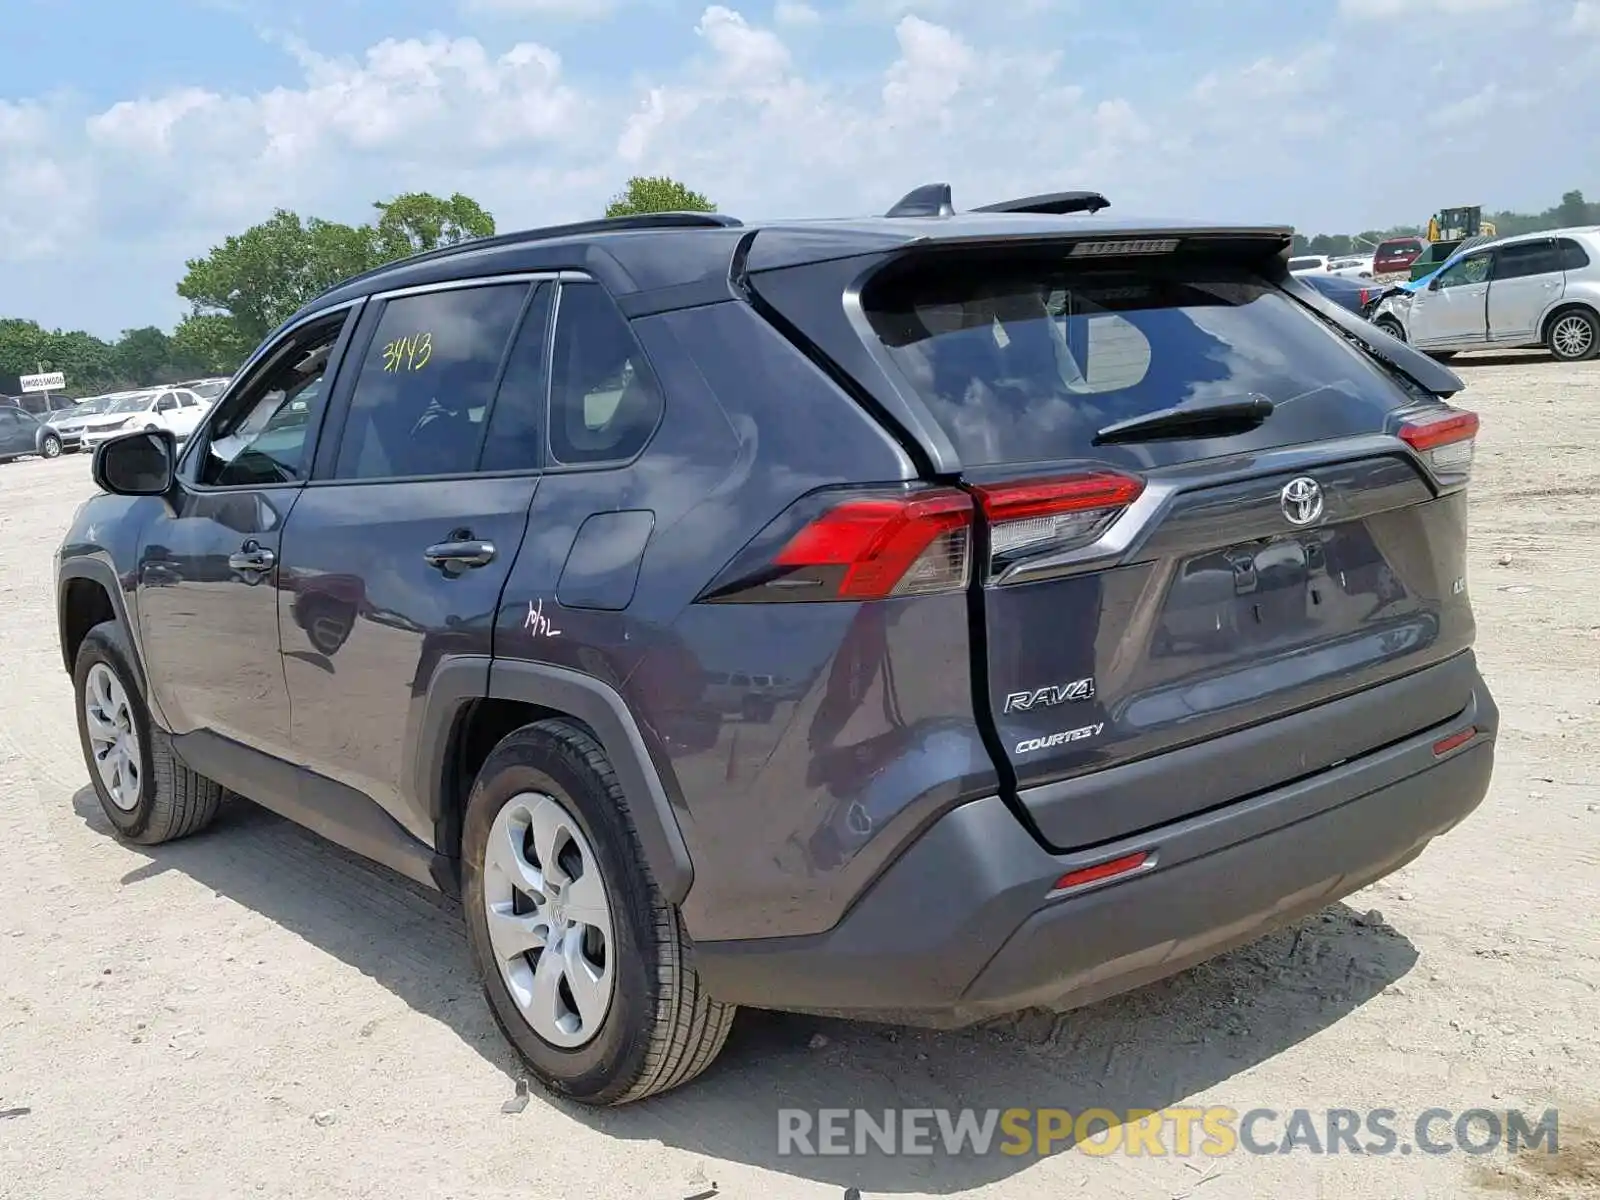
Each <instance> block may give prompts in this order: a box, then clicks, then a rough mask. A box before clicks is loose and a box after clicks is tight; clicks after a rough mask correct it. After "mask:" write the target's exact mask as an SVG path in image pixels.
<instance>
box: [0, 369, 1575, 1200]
mask: <svg viewBox="0 0 1600 1200" xmlns="http://www.w3.org/2000/svg"><path fill="white" fill-rule="evenodd" d="M1461 370H1462V373H1463V375H1464V376H1466V377H1467V379H1468V380H1469V384H1470V387H1469V391H1468V393H1467V395H1466V402H1467V403H1469V404H1470V405H1471V406H1472V407H1474V408H1476V409H1478V410H1479V411H1480V412H1481V413H1482V414H1483V416H1484V418H1485V428H1484V432H1483V434H1482V437H1481V439H1480V442H1479V460H1478V461H1479V465H1478V479H1477V482H1476V483H1475V485H1474V487H1475V499H1474V509H1473V542H1472V563H1471V576H1470V586H1471V590H1472V594H1473V597H1474V601H1475V604H1476V608H1477V613H1478V619H1479V626H1480V635H1479V638H1480V640H1479V648H1480V653H1481V657H1482V661H1483V665H1484V669H1485V672H1486V674H1487V676H1488V678H1489V681H1490V683H1491V685H1492V686H1493V688H1494V689H1495V692H1496V695H1497V697H1498V699H1499V701H1500V704H1501V706H1502V709H1503V713H1504V726H1503V729H1502V734H1501V741H1500V760H1499V767H1498V772H1497V775H1496V779H1495V783H1494V788H1493V791H1492V792H1491V794H1490V796H1489V799H1488V800H1487V801H1486V802H1485V804H1484V806H1483V808H1482V809H1480V810H1479V812H1478V813H1477V814H1475V815H1474V816H1473V817H1472V818H1471V819H1470V820H1469V821H1468V822H1467V823H1466V824H1465V825H1463V826H1462V827H1461V828H1459V829H1458V830H1456V831H1455V832H1454V833H1453V834H1451V835H1450V836H1449V837H1448V838H1446V839H1444V840H1442V841H1441V842H1439V843H1437V844H1436V845H1435V846H1433V847H1432V848H1431V849H1430V850H1429V851H1428V852H1427V853H1426V854H1425V855H1423V857H1422V858H1421V859H1419V860H1418V861H1417V862H1416V863H1414V864H1413V865H1412V866H1410V867H1409V868H1407V869H1406V870H1405V871H1404V872H1402V873H1401V874H1400V875H1398V876H1396V877H1394V878H1391V879H1390V880H1388V881H1386V882H1384V883H1383V884H1381V885H1379V886H1377V887H1374V888H1371V889H1369V890H1368V891H1366V892H1364V893H1362V894H1360V895H1358V896H1356V897H1353V898H1352V901H1351V903H1350V904H1348V905H1340V906H1338V907H1337V908H1335V909H1334V910H1332V911H1330V912H1328V913H1326V914H1324V915H1323V916H1321V917H1320V918H1318V919H1314V920H1312V921H1310V922H1308V923H1307V924H1305V925H1304V926H1303V927H1301V928H1299V929H1297V930H1290V931H1287V932H1285V933H1283V934H1281V935H1278V936H1274V937H1272V938H1269V939H1267V940H1266V941H1264V942H1262V943H1259V944H1257V945H1255V946H1252V947H1250V948H1248V949H1246V950H1243V951H1240V952H1238V953H1235V954H1232V955H1230V956H1228V957H1226V958H1224V959H1222V960H1220V961H1218V962H1216V963H1213V964H1211V965H1208V966H1206V967H1203V968H1201V969H1199V970H1195V971H1191V972H1189V973H1188V974H1185V975H1183V976H1180V977H1178V978H1176V979H1174V980H1171V981H1168V982H1166V983H1164V984H1161V985H1158V986H1156V987H1153V988H1150V989H1147V990H1145V991H1143V992H1140V993H1137V994H1135V995H1132V996H1129V997H1126V998H1124V999H1121V1000H1118V1001H1113V1002H1110V1003H1106V1004H1103V1005H1100V1006H1098V1007H1096V1008H1093V1009H1090V1010H1087V1011H1083V1012H1079V1013H1076V1014H1072V1015H1070V1016H1067V1017H1065V1018H1062V1019H1060V1020H1055V1019H1052V1018H1049V1017H1047V1016H1043V1015H1041V1014H1029V1015H1026V1016H1024V1017H1022V1018H1019V1019H1016V1020H1011V1021H1007V1022H1004V1023H1002V1024H1001V1025H1000V1026H998V1027H993V1028H985V1029H981V1030H977V1031H969V1032H966V1033H961V1034H954V1035H930V1034H923V1033H912V1032H907V1031H896V1030H888V1029H881V1028H873V1027H867V1026H853V1025H848V1024H843V1023H838V1022H825V1021H817V1020H809V1019H800V1018H787V1017H774V1016H766V1015H761V1014H750V1013H747V1014H744V1015H743V1016H742V1018H741V1022H740V1024H739V1026H738V1027H737V1028H736V1030H735V1033H734V1036H733V1040H732V1041H731V1042H730V1044H729V1047H728V1050H727V1052H726V1053H725V1054H724V1056H723V1058H722V1059H721V1061H720V1063H719V1064H718V1065H717V1066H716V1067H715V1068H713V1070H712V1072H711V1073H709V1074H708V1075H707V1076H706V1077H704V1079H703V1080H702V1081H701V1082H700V1083H699V1084H698V1085H697V1086H694V1087H692V1088H690V1089H688V1090H685V1091H683V1092H680V1093H677V1094H674V1095H671V1096H669V1097H665V1098H662V1099H659V1100H657V1101H652V1102H649V1103H646V1104H643V1105H639V1106H636V1107H634V1108H632V1109H629V1110H625V1111H618V1112H612V1113H606V1114H601V1115H594V1114H589V1113H585V1112H582V1111H576V1110H573V1109H569V1108H566V1107H563V1106H561V1105H558V1104H554V1103H551V1102H549V1101H547V1100H546V1099H544V1098H543V1097H542V1096H540V1095H537V1094H536V1095H534V1096H533V1097H532V1099H531V1101H530V1102H529V1103H527V1104H526V1106H525V1107H524V1108H523V1110H522V1111H520V1112H511V1113H508V1112H503V1111H502V1105H503V1103H504V1102H505V1101H507V1100H508V1099H509V1098H511V1097H512V1096H513V1092H514V1075H515V1070H516V1068H515V1064H514V1061H513V1059H512V1057H511V1055H510V1054H509V1053H508V1052H507V1050H506V1048H505V1047H504V1046H503V1045H502V1043H501V1040H500V1038H499V1036H498V1034H497V1033H496V1031H495V1029H494V1027H493V1025H492V1023H491V1021H490V1018H489V1016H488V1014H487V1012H486V1010H485V1008H484V1006H483V1005H482V1003H481V1002H480V1000H479V998H478V996H477V994H476V992H475V990H474V987H473V986H472V984H471V982H470V977H469V970H468V966H467V961H466V956H465V950H464V946H463V940H462V936H461V931H460V928H459V919H458V917H457V916H456V914H455V913H454V912H453V911H452V909H451V908H450V906H449V905H447V904H445V903H443V902H441V901H439V900H436V899H435V898H433V897H430V896H428V895H427V894H425V893H423V892H422V891H420V890H418V889H415V888H413V887H411V886H409V885H408V884H406V883H404V882H402V881H400V880H399V879H398V878H396V877H392V876H390V875H388V874H386V873H385V872H383V871H382V870H380V869H377V868H371V867H368V866H365V865H363V864H362V863H360V862H358V861H354V860H352V859H351V858H350V857H348V856H346V855H344V854H343V853H341V852H340V851H338V850H335V849H333V848H332V847H330V846H328V845H326V844H324V843H322V842H319V841H318V840H317V839H316V838H314V837H313V836H311V835H309V834H306V833H302V832H300V831H299V830H297V829H296V828H294V827H292V826H290V825H288V824H286V823H284V822H283V821H281V820H279V819H277V818H276V817H272V816H269V815H267V814H266V813H264V812H262V811H260V810H257V809H254V808H253V807H252V806H249V805H246V804H235V805H233V806H232V807H231V809H230V810H229V811H228V812H227V813H226V815H225V817H224V818H223V820H222V821H221V822H220V823H219V827H218V828H216V829H215V831H213V832H211V833H209V834H207V835H204V836H202V837H199V838H197V839H194V840H193V841H190V842H186V843H180V844H177V845H173V846H170V847H167V848H163V849H159V850H155V851H150V852H146V851H141V850H137V849H134V848H131V847H127V846H123V845H120V844H118V843H117V842H116V841H114V840H113V839H112V838H111V837H110V836H109V834H108V827H107V824H106V822H105V820H104V819H103V818H102V816H101V815H100V813H99V811H98V809H97V807H96V805H95V802H94V799H93V795H92V793H91V792H90V791H89V790H88V788H87V786H86V784H87V776H86V774H85V770H84V766H83V762H82V760H81V758H80V755H79V750H78V742H77V735H76V729H75V725H74V717H73V710H72V705H71V696H70V689H69V684H68V681H67V679H66V677H65V675H64V674H63V673H62V670H61V665H60V659H59V657H58V653H57V650H56V635H55V625H54V616H53V608H52V582H51V577H50V558H51V553H52V551H53V549H54V547H55V545H56V542H57V540H58V538H59V537H60V535H61V532H62V530H63V528H64V527H65V526H66V524H67V522H68V520H69V518H70V516H71V514H72V511H73V508H74V506H75V505H76V504H77V503H78V502H79V501H80V500H81V499H83V498H84V497H85V496H86V495H87V494H88V493H89V490H90V487H89V483H88V479H87V464H86V463H85V461H84V460H83V459H82V458H81V457H73V458H68V459H63V460H61V461H58V462H54V463H46V462H42V461H31V460H30V461H26V462H21V463H15V464H12V465H9V466H0V647H3V653H0V697H3V701H0V795H3V796H4V799H3V801H0V1196H4V1197H24V1196H26V1197H35V1196H39V1197H44V1196H48V1197H76V1196H95V1197H129V1198H130V1200H131V1198H139V1200H144V1198H146V1197H161V1198H164V1200H165V1198H178V1197H190V1196H193V1197H205V1198H206V1200H218V1198H222V1197H231V1196H244V1197H280V1196H282V1197H288V1196H295V1197H301V1196H334V1195H338V1196H362V1197H368V1196H406V1197H419V1198H420V1197H467V1196H470V1197H474V1198H476V1200H489V1198H491V1197H500V1196H504V1197H512V1196H515V1197H518V1198H519V1200H558V1198H567V1200H576V1198H577V1197H596V1196H599V1197H612V1196H615V1197H647V1198H656V1197H659V1198H661V1200H685V1198H689V1197H695V1196H704V1195H706V1194H708V1193H710V1192H712V1191H713V1187H714V1188H715V1192H716V1193H717V1194H718V1195H721V1196H730V1197H759V1198H760V1200H790V1198H801V1197H806V1198H810V1197H833V1198H838V1197H840V1196H843V1195H845V1194H846V1190H845V1189H847V1188H849V1187H852V1186H853V1187H856V1188H859V1189H860V1190H861V1192H862V1193H863V1194H864V1195H866V1196H868V1197H871V1196H874V1195H896V1196H913V1195H928V1196H948V1195H955V1194H973V1195H983V1196H990V1197H996V1198H1000V1197H1039V1198H1044V1197H1050V1198H1051V1200H1057V1198H1059V1197H1064V1196H1069V1195H1070V1196H1089V1197H1096V1198H1099V1197H1122V1196H1127V1197H1158V1198H1166V1197H1182V1196H1188V1195H1190V1194H1191V1193H1193V1194H1195V1195H1196V1196H1197V1197H1198V1198H1199V1200H1235V1198H1237V1200H1244V1198H1251V1200H1254V1198H1255V1197H1260V1196H1272V1197H1282V1198H1284V1200H1295V1198H1301V1197H1340V1198H1341V1200H1366V1198H1372V1200H1376V1198H1378V1197H1402V1196H1403V1197H1405V1198H1406V1200H1414V1198H1420V1197H1440V1198H1443V1197H1450V1198H1452V1200H1454V1198H1457V1197H1462V1196H1470V1195H1475V1194H1480V1192H1479V1189H1485V1190H1483V1191H1482V1193H1481V1194H1484V1195H1500V1196H1512V1197H1518V1196H1521V1197H1534V1196H1550V1197H1556V1196H1561V1197H1571V1196H1580V1195H1591V1194H1592V1195H1600V1135H1597V1133H1596V1131H1597V1130H1600V1070H1597V1068H1600V1021H1597V1020H1596V1018H1597V1017H1600V918H1597V913H1600V778H1597V775H1596V771H1595V768H1596V764H1597V753H1596V749H1595V747H1596V744H1597V741H1596V739H1597V734H1600V704H1597V702H1600V565H1597V563H1600V437H1597V435H1596V433H1595V428H1596V424H1595V423H1596V421H1597V420H1600V364H1594V365H1589V366H1582V367H1564V366H1559V365H1557V364H1555V363H1552V362H1550V361H1548V360H1546V359H1544V358H1542V357H1540V356H1510V357H1506V356H1498V357H1496V356H1484V357H1480V358H1478V359H1475V360H1468V361H1467V362H1466V363H1465V364H1464V365H1463V366H1462V367H1461ZM1586 777H1587V778H1586ZM1369 910H1377V911H1378V912H1379V913H1381V918H1378V917H1371V916H1369V915H1367V914H1368V913H1369ZM1176 1104H1187V1105H1204V1104H1217V1105H1227V1106H1231V1107H1233V1108H1235V1109H1238V1110H1241V1111H1243V1110H1247V1109H1251V1108H1255V1107H1267V1108H1272V1109H1276V1110H1279V1111H1280V1112H1282V1111H1285V1110H1290V1109H1294V1108H1297V1107H1304V1108H1311V1109H1316V1110H1322V1109H1326V1108H1329V1107H1345V1108H1351V1109H1370V1108H1388V1109H1393V1110H1395V1111H1396V1113H1398V1114H1399V1120H1398V1122H1397V1124H1398V1127H1399V1129H1400V1132H1401V1134H1402V1137H1404V1135H1405V1134H1406V1133H1407V1131H1408V1130H1409V1128H1410V1122H1411V1120H1412V1119H1413V1118H1414V1117H1415V1116H1416V1114H1418V1113H1420V1112H1421V1111H1422V1110H1425V1109H1428V1108H1433V1107H1437V1108H1442V1109H1448V1110H1451V1111H1452V1112H1461V1111H1464V1110H1467V1109H1472V1108H1487V1109H1495V1110H1501V1111H1504V1110H1506V1109H1510V1108H1521V1109H1524V1110H1529V1111H1531V1112H1533V1113H1535V1114H1538V1113H1542V1112H1543V1111H1544V1110H1545V1109H1546V1108H1548V1107H1552V1106H1553V1107H1556V1108H1558V1109H1559V1110H1560V1112H1561V1144H1562V1152H1561V1154H1560V1156H1559V1157H1558V1158H1556V1159H1554V1160H1552V1159H1550V1158H1549V1157H1548V1156H1544V1155H1535V1156H1530V1155H1524V1156H1522V1158H1521V1159H1520V1160H1518V1162H1517V1163H1508V1161H1507V1159H1506V1158H1505V1157H1504V1155H1502V1154H1494V1155H1488V1156H1485V1157H1482V1158H1472V1157H1470V1156H1468V1155H1466V1154H1463V1153H1460V1152H1454V1153H1449V1154H1443V1155H1428V1154H1420V1153H1419V1154H1412V1155H1403V1154H1398V1153H1397V1154H1394V1155H1389V1156H1383V1157H1373V1156H1370V1155H1369V1156H1365V1157H1356V1156H1352V1155H1350V1154H1348V1153H1344V1154H1340V1155H1335V1156H1316V1155H1313V1154H1310V1153H1307V1152H1305V1151H1299V1152H1296V1153H1294V1154H1289V1155H1271V1156H1260V1155H1252V1154H1247V1153H1243V1152H1240V1153H1236V1154H1234V1155H1231V1156H1228V1157H1225V1158H1221V1159H1209V1160H1208V1159H1203V1158H1199V1157H1191V1158H1188V1159H1183V1158H1179V1157H1170V1156H1169V1157H1138V1158H1135V1157H1128V1156H1125V1155H1116V1156H1112V1157H1094V1156H1091V1155H1088V1154H1086V1153H1083V1152H1082V1151H1081V1150H1078V1151H1073V1152H1068V1153H1062V1154H1059V1155H1056V1156H1054V1157H1050V1158H1047V1159H1044V1160H1040V1159H1038V1158H1036V1157H1021V1158H1008V1157H1006V1156H1003V1155H993V1156H990V1157H985V1158H981V1159H973V1158H968V1159H950V1158H945V1157H942V1156H941V1157H936V1158H927V1159H906V1158H900V1159H898V1160H890V1159H885V1158H873V1157H868V1158H810V1159H796V1158H785V1159H780V1158H778V1156H777V1154H776V1147H777V1135H776V1129H777V1121H776V1110H777V1109H778V1108H780V1107H800V1108H811V1109H816V1108H825V1107H843V1106H855V1105H860V1106H866V1107H869V1108H874V1109H882V1108H884V1107H889V1106H895V1105H910V1106H922V1107H958V1106H962V1105H969V1106H974V1107H979V1108H989V1107H996V1108H1008V1107H1014V1106H1058V1107H1064V1108H1067V1109H1070V1110H1073V1111H1075V1112H1076V1111H1080V1110H1082V1109H1085V1108H1088V1107H1106V1108H1111V1109H1125V1108H1129V1107H1146V1108H1161V1107H1162V1106H1165V1105H1176ZM512 1107H513V1108H515V1107H516V1106H515V1105H512ZM1441 1128H1443V1127H1441ZM1276 1135H1277V1131H1276V1130H1271V1131H1269V1133H1268V1135H1267V1136H1276Z"/></svg>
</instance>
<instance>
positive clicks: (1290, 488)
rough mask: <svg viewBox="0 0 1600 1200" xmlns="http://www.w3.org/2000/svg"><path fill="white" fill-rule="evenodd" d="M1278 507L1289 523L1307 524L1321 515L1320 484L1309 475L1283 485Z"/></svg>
mask: <svg viewBox="0 0 1600 1200" xmlns="http://www.w3.org/2000/svg"><path fill="white" fill-rule="evenodd" d="M1278 507H1279V508H1281V509H1283V515H1284V516H1285V517H1286V518H1288V521H1289V524H1291V525H1309V524H1311V523H1312V522H1313V521H1315V520H1316V519H1317V518H1318V517H1320V516H1321V515H1322V485H1321V484H1320V483H1318V482H1317V481H1316V480H1315V479H1312V478H1311V477H1310V476H1309V475H1302V476H1300V477H1299V478H1298V479H1291V480H1290V481H1289V482H1288V483H1286V484H1284V485H1283V491H1282V492H1281V493H1280V494H1279V496H1278Z"/></svg>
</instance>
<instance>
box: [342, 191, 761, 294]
mask: <svg viewBox="0 0 1600 1200" xmlns="http://www.w3.org/2000/svg"><path fill="white" fill-rule="evenodd" d="M743 224H744V222H743V221H740V220H739V219H738V218H737V217H730V216H726V215H724V214H722V213H705V212H659V213H631V214H629V215H628V216H625V217H597V218H595V219H593V220H590V221H573V222H571V223H570V224H567V225H546V226H544V227H542V228H538V229H517V230H513V231H511V232H510V233H496V234H491V235H490V236H488V237H480V238H468V239H467V240H466V241H462V242H452V243H451V244H450V245H448V246H438V247H435V248H434V249H432V250H424V251H422V252H421V253H418V254H412V255H409V256H407V257H406V258H397V259H395V260H394V261H393V262H386V263H383V264H382V265H380V266H376V267H373V268H371V269H370V270H367V271H362V272H361V273H360V274H359V275H352V276H350V277H349V278H348V279H341V280H340V281H339V282H338V283H336V284H334V285H333V287H331V288H329V289H328V290H327V292H324V293H322V294H323V295H327V294H328V292H333V291H337V290H338V289H340V288H343V287H348V286H349V285H350V284H352V283H360V282H362V281H364V280H368V279H373V278H375V277H377V276H379V275H383V274H386V273H387V272H389V271H392V270H395V269H396V268H398V267H409V266H412V265H413V264H416V263H425V262H434V261H436V260H438V259H442V258H452V257H454V256H455V255H457V254H470V253H472V252H473V251H476V250H492V249H494V248H495V247H497V246H516V245H521V244H522V243H525V242H546V241H553V240H554V239H556V238H564V237H578V236H581V235H583V234H586V233H625V232H627V231H628V230H631V229H731V228H738V227H739V226H742V225H743Z"/></svg>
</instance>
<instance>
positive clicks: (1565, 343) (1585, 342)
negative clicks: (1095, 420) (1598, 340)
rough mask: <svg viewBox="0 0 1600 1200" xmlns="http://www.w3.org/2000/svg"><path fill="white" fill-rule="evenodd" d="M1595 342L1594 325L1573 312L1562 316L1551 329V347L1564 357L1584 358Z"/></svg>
mask: <svg viewBox="0 0 1600 1200" xmlns="http://www.w3.org/2000/svg"><path fill="white" fill-rule="evenodd" d="M1593 343H1594V327H1593V326H1591V325H1590V324H1589V322H1588V321H1587V320H1586V319H1585V318H1583V317H1580V316H1578V315H1577V314H1576V313H1573V314H1572V315H1571V316H1566V317H1562V318H1561V320H1559V321H1557V322H1556V326H1555V328H1554V329H1552V330H1551V331H1550V348H1551V349H1552V350H1554V351H1555V352H1556V353H1557V354H1558V355H1560V356H1561V357H1562V358H1582V357H1583V356H1584V355H1585V354H1586V353H1588V351H1589V347H1590V346H1591V345H1592V344H1593Z"/></svg>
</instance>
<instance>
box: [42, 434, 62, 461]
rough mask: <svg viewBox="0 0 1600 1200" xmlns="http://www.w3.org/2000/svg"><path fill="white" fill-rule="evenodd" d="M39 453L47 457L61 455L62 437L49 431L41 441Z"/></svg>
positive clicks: (58, 456)
mask: <svg viewBox="0 0 1600 1200" xmlns="http://www.w3.org/2000/svg"><path fill="white" fill-rule="evenodd" d="M39 453H40V454H41V455H42V456H43V457H45V458H60V457H61V439H60V438H58V437H57V436H56V435H55V434H53V433H47V434H45V435H44V437H43V438H42V439H41V440H40V442H39Z"/></svg>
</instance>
